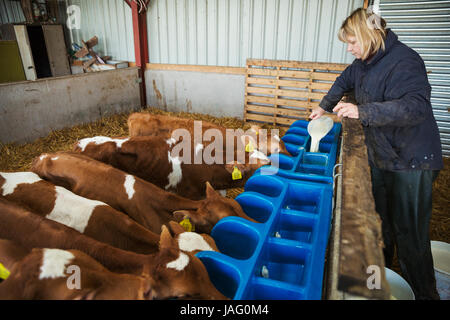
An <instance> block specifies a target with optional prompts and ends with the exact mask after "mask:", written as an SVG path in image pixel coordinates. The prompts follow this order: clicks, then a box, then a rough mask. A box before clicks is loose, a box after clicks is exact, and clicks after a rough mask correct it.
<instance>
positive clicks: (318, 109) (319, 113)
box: [309, 107, 325, 120]
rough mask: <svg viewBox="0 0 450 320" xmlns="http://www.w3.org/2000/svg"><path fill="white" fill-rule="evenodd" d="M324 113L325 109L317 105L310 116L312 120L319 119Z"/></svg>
mask: <svg viewBox="0 0 450 320" xmlns="http://www.w3.org/2000/svg"><path fill="white" fill-rule="evenodd" d="M324 113H325V110H323V109H322V108H321V107H315V108H314V109H313V111H312V112H311V114H310V115H309V118H310V119H312V120H314V119H319V118H320V117H321V116H323V115H324Z"/></svg>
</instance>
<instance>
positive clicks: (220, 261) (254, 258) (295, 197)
mask: <svg viewBox="0 0 450 320" xmlns="http://www.w3.org/2000/svg"><path fill="white" fill-rule="evenodd" d="M307 126H308V122H307V121H304V120H299V121H296V122H294V123H293V124H292V125H291V127H290V128H289V130H288V131H287V132H286V134H285V136H284V137H283V138H282V139H283V141H284V143H285V145H286V148H287V150H288V151H289V153H291V155H292V156H288V155H274V156H271V160H272V163H274V161H275V162H276V161H279V162H276V163H278V165H272V166H264V167H262V168H260V169H259V170H257V171H256V172H255V174H254V175H253V176H252V177H251V178H250V179H249V180H248V181H247V183H246V185H245V191H244V192H243V193H241V194H240V195H239V196H237V197H236V201H237V202H238V203H239V204H240V205H241V207H242V209H243V210H244V212H245V213H246V214H247V215H248V216H249V217H251V218H252V219H254V220H255V221H256V222H251V221H248V220H245V219H242V218H239V217H226V218H224V219H221V220H220V221H219V222H218V223H217V224H216V225H215V226H214V228H213V230H212V232H211V236H212V237H213V238H214V240H215V242H216V245H217V247H218V249H219V250H220V253H219V252H214V251H202V252H199V253H197V255H196V256H197V257H198V258H200V260H201V261H202V262H203V264H204V265H205V267H206V269H207V270H208V273H209V276H210V279H211V281H212V282H213V284H214V285H215V286H216V288H217V289H218V290H219V291H221V292H222V294H224V295H225V296H227V297H228V298H230V299H234V300H275V299H283V300H318V299H321V296H322V281H323V270H324V264H325V262H324V261H325V251H326V247H327V243H328V238H329V234H330V229H331V228H330V227H331V216H332V199H333V176H332V175H333V167H334V164H335V162H336V153H337V148H338V141H339V134H340V131H341V124H340V123H336V124H335V125H334V126H333V128H332V130H331V131H330V132H329V133H328V134H327V135H326V136H325V137H324V138H323V139H322V140H321V142H320V145H319V152H317V153H311V152H308V151H307V150H309V146H310V143H311V138H310V136H309V135H308V131H307Z"/></svg>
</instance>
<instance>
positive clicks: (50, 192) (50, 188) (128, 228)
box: [0, 172, 217, 253]
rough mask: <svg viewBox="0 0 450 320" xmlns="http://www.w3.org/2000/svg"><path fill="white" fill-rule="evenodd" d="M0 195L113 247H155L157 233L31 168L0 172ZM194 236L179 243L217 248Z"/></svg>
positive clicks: (150, 249) (204, 237) (147, 250)
mask: <svg viewBox="0 0 450 320" xmlns="http://www.w3.org/2000/svg"><path fill="white" fill-rule="evenodd" d="M0 195H3V196H4V197H5V198H6V199H7V200H10V201H12V202H15V203H18V204H20V205H23V206H26V207H27V208H29V209H30V210H31V211H32V212H33V213H36V214H39V215H41V216H43V217H45V218H47V219H50V220H54V221H56V222H59V223H62V224H64V225H66V226H68V227H71V228H73V229H75V230H77V231H79V232H80V233H83V234H85V235H87V236H90V237H92V238H94V239H96V240H98V241H101V242H105V243H107V244H110V245H112V246H114V247H117V248H120V249H123V250H129V251H133V252H136V253H153V252H156V251H158V244H159V235H158V234H156V233H154V232H152V231H150V230H147V229H146V228H144V227H143V226H141V225H140V224H138V223H136V222H135V221H134V220H132V219H131V218H130V217H128V216H127V215H125V214H124V213H122V212H119V211H117V210H116V209H114V208H112V207H110V206H109V205H107V204H105V203H103V202H100V201H96V200H90V199H86V198H83V197H80V196H78V195H76V194H74V193H72V192H70V191H69V190H66V189H64V188H62V187H59V186H55V185H54V184H52V183H50V182H48V181H45V180H42V179H41V178H40V177H39V176H38V175H37V174H35V173H33V172H14V173H6V172H0ZM194 237H195V236H194ZM197 237H198V238H199V239H198V240H197V241H195V242H193V243H186V244H183V246H184V247H186V248H191V249H192V251H193V253H196V252H198V251H199V250H200V249H201V250H214V251H217V247H216V246H215V243H214V240H213V239H212V238H211V237H210V236H209V235H202V236H200V235H197ZM195 244H198V245H199V247H196V246H195Z"/></svg>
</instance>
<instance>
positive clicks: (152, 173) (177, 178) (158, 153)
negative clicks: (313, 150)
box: [73, 136, 270, 200]
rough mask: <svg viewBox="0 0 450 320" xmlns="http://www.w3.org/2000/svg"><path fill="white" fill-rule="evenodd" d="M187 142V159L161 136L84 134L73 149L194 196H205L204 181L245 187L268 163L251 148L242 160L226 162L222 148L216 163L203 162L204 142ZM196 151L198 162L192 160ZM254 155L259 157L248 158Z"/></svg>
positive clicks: (219, 186) (221, 186)
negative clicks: (188, 153) (238, 175)
mask: <svg viewBox="0 0 450 320" xmlns="http://www.w3.org/2000/svg"><path fill="white" fill-rule="evenodd" d="M190 146H191V147H190V150H191V157H190V162H189V160H188V163H186V161H184V160H183V159H182V158H180V157H178V156H175V155H172V153H173V152H172V150H173V148H174V147H176V145H174V144H173V143H172V141H171V140H166V139H165V138H162V137H160V136H142V137H131V138H116V139H111V138H107V137H93V138H85V139H82V140H80V141H79V142H77V143H76V144H75V146H74V148H73V150H74V151H76V152H79V153H81V154H84V155H86V156H89V157H90V158H93V159H95V160H98V161H101V162H104V163H107V164H110V165H112V166H113V167H115V168H118V169H120V170H123V171H125V172H127V173H130V174H132V175H135V176H137V177H139V178H142V179H144V180H146V181H149V182H151V183H153V184H155V185H157V186H158V187H160V188H163V189H165V190H168V191H172V192H174V193H176V194H178V195H180V196H183V197H186V198H189V199H193V200H199V199H203V198H204V197H205V195H206V188H205V184H206V182H210V183H211V185H212V187H213V188H214V189H216V190H224V189H229V188H240V187H244V185H245V182H246V181H247V180H248V179H249V178H250V177H251V176H252V175H253V173H254V172H255V170H256V169H258V168H259V167H261V166H262V165H266V164H269V163H270V160H269V159H268V158H267V157H266V156H265V155H263V154H259V153H258V152H257V151H256V150H254V151H252V152H251V153H244V159H245V160H244V162H245V164H241V163H238V162H237V160H238V159H235V160H234V161H232V162H227V159H226V155H225V153H221V152H217V153H216V154H215V159H218V161H217V163H212V164H206V163H205V161H204V160H203V157H202V155H201V149H203V145H202V144H197V145H196V146H194V143H193V141H191V145H190ZM174 153H175V152H174ZM198 154H199V155H200V161H201V162H200V161H199V163H194V157H196V156H197V155H198ZM254 155H257V156H259V158H255V159H254V161H252V162H250V160H253V159H252V157H253V156H254ZM183 157H184V156H183ZM235 167H236V168H237V169H238V170H239V171H240V173H241V177H238V178H237V179H233V176H232V173H233V171H234V170H235Z"/></svg>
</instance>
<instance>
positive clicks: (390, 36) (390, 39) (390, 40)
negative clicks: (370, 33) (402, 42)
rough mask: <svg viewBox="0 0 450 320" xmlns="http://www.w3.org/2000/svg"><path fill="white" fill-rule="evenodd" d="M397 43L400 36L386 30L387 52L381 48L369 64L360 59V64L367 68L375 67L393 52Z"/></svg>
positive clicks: (385, 42) (385, 44)
mask: <svg viewBox="0 0 450 320" xmlns="http://www.w3.org/2000/svg"><path fill="white" fill-rule="evenodd" d="M397 41H398V36H397V35H396V34H395V33H394V32H393V31H392V30H391V29H386V38H385V39H384V47H385V50H383V49H381V48H380V49H379V50H378V51H377V53H376V54H375V55H374V56H373V57H372V59H370V61H369V62H367V61H362V60H361V59H358V60H359V61H358V62H359V63H360V64H362V65H363V66H364V67H366V68H368V67H371V66H373V65H374V64H376V63H377V62H378V61H379V60H380V59H381V58H383V57H384V56H385V55H386V54H387V53H388V52H389V51H390V50H391V48H392V47H393V46H394V44H395V43H396V42H397Z"/></svg>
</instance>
